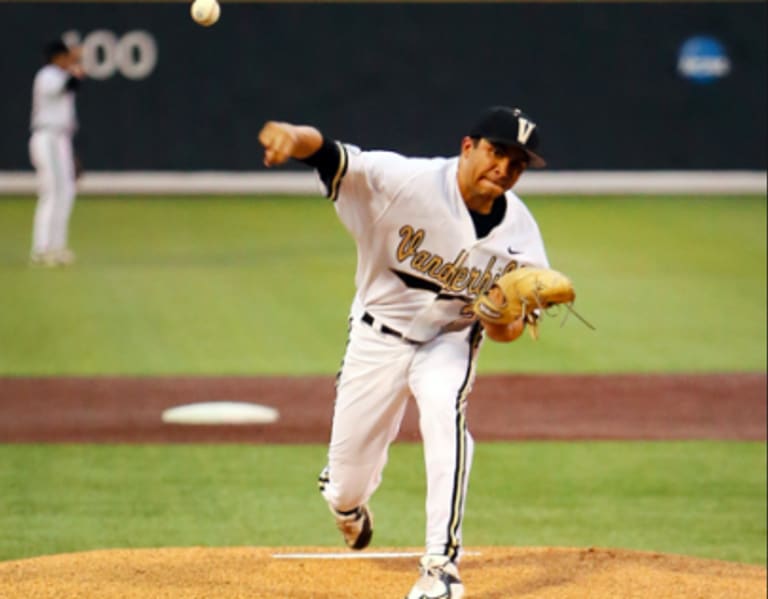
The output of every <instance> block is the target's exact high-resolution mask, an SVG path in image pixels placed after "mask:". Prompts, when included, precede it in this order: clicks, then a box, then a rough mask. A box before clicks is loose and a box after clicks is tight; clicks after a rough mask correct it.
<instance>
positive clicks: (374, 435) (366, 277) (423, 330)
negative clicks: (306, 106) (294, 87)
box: [259, 107, 549, 599]
mask: <svg viewBox="0 0 768 599" xmlns="http://www.w3.org/2000/svg"><path fill="white" fill-rule="evenodd" d="M259 141H260V142H261V144H262V145H263V146H264V148H265V156H264V162H265V164H266V165H267V166H273V165H279V164H282V163H284V162H286V161H287V160H289V159H291V158H293V159H298V160H300V161H302V162H304V163H306V164H308V165H310V166H312V167H313V168H314V169H316V171H317V173H318V175H319V177H320V179H321V181H322V183H323V186H324V189H325V192H326V195H327V197H328V198H330V199H331V200H332V202H333V205H334V207H335V209H336V212H337V213H338V216H339V218H340V219H341V221H342V223H343V224H344V225H345V227H346V228H347V229H348V230H349V232H350V233H351V235H352V237H353V238H354V240H355V242H356V245H357V256H358V261H357V272H356V274H355V284H356V288H357V292H356V294H355V297H354V300H353V302H352V306H351V311H350V320H349V322H350V331H349V341H348V345H347V349H346V354H345V356H344V361H343V366H342V368H341V371H340V372H339V375H338V378H337V389H336V392H337V397H336V403H335V409H334V417H333V423H332V430H331V440H330V445H329V450H328V465H327V467H326V468H325V469H324V470H323V472H322V473H321V475H320V489H321V492H322V494H323V496H324V498H325V500H326V501H327V502H328V505H329V506H330V508H331V511H332V513H333V514H334V516H335V518H336V522H337V525H338V527H339V529H340V530H341V532H342V534H343V536H344V539H345V541H346V543H347V545H348V546H349V547H350V548H352V549H363V548H365V547H366V546H367V545H368V544H369V543H370V541H371V537H372V534H373V514H372V512H371V509H370V508H369V506H368V502H369V499H370V498H371V496H372V495H373V493H374V491H375V490H376V489H377V487H378V486H379V484H380V483H381V480H382V472H383V470H384V466H385V464H386V462H387V452H388V448H389V445H390V444H391V443H392V442H393V441H394V439H395V438H396V436H397V433H398V430H399V427H400V423H401V420H402V418H403V415H404V412H405V408H406V402H407V401H408V400H409V399H410V398H413V399H414V400H415V402H416V404H417V406H418V410H419V427H420V432H421V437H422V440H423V447H424V459H425V464H426V476H427V501H426V506H427V507H426V510H427V513H426V518H427V526H426V550H425V555H424V557H423V558H422V559H421V561H420V576H419V579H418V580H417V582H416V584H415V585H414V587H413V589H412V590H411V591H410V593H409V594H408V596H407V599H421V598H435V597H452V598H456V597H461V596H462V594H463V592H464V587H463V585H462V583H461V579H460V576H459V571H458V567H457V566H458V562H459V558H460V549H461V542H462V536H461V531H462V519H463V516H464V508H465V500H466V496H467V486H468V481H469V472H470V469H471V466H472V451H473V441H472V437H471V436H470V434H469V431H468V430H467V420H466V407H467V398H468V395H469V392H470V390H471V388H472V384H473V381H474V378H475V361H476V359H477V354H478V350H479V348H480V345H481V342H482V339H483V336H484V334H485V335H487V336H489V337H490V338H491V339H493V340H496V341H502V342H506V341H512V340H514V339H516V338H518V337H519V336H520V334H521V333H522V332H523V330H524V329H525V327H526V326H529V325H531V324H532V323H533V322H534V320H535V316H536V310H535V309H532V310H531V311H529V312H528V313H527V314H521V315H520V316H519V317H515V318H514V319H513V320H509V319H507V320H503V319H499V318H496V319H485V318H483V317H482V314H480V313H479V312H477V311H476V310H475V305H476V302H477V299H478V298H480V297H487V296H488V294H489V292H490V291H491V290H492V289H494V290H498V286H496V285H495V284H496V282H497V281H498V280H499V279H500V278H501V277H502V276H503V275H505V274H506V273H510V272H512V271H514V270H516V269H518V268H520V267H524V266H529V267H539V268H547V267H548V266H549V264H548V261H547V256H546V253H545V250H544V245H543V242H542V239H541V235H540V233H539V228H538V226H537V224H536V222H535V220H534V218H533V217H532V215H531V214H530V212H529V211H528V209H527V208H526V207H525V205H524V204H523V202H522V201H521V200H520V199H519V198H518V197H517V196H516V195H515V194H514V193H512V192H511V191H510V190H511V189H512V187H513V186H514V184H515V183H516V182H517V180H518V179H519V178H520V176H521V175H522V174H523V172H524V171H525V169H526V168H528V167H529V166H532V167H542V166H544V165H545V162H544V160H543V159H542V157H541V156H540V155H539V154H538V153H537V148H538V145H539V133H538V128H537V125H536V123H535V122H534V121H533V120H532V119H531V118H529V117H528V116H527V115H526V114H524V113H523V112H521V111H520V110H518V109H513V108H508V107H493V108H490V109H488V110H487V111H486V112H484V114H482V115H481V116H480V118H479V119H478V121H477V122H476V123H475V124H474V126H472V127H471V128H469V129H468V130H467V131H466V136H465V137H463V139H461V145H460V153H459V155H458V156H456V157H453V158H408V157H405V156H402V155H400V154H398V153H394V152H384V151H361V150H360V149H358V148H357V147H355V146H352V145H348V144H345V143H341V142H339V141H335V140H333V139H329V138H326V137H324V136H323V135H322V134H321V133H320V131H318V130H317V129H315V128H314V127H311V126H306V125H293V124H290V123H285V122H276V121H269V122H267V123H266V124H265V125H264V127H263V129H262V130H261V132H260V134H259ZM498 301H501V300H498Z"/></svg>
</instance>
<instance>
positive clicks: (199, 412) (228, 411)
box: [162, 401, 280, 424]
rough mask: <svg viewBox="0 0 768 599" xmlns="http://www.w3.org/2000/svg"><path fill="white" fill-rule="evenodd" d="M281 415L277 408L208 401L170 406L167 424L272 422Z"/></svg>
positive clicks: (165, 414) (165, 416) (165, 418)
mask: <svg viewBox="0 0 768 599" xmlns="http://www.w3.org/2000/svg"><path fill="white" fill-rule="evenodd" d="M279 417H280V414H279V412H278V411H277V410H276V409H275V408H271V407H269V406H262V405H259V404H255V403H247V402H237V401H208V402H200V403H191V404H185V405H181V406H175V407H173V408H168V409H167V410H165V411H164V412H163V415H162V420H163V422H165V423H167V424H270V423H272V422H275V421H276V420H277V419H278V418H279Z"/></svg>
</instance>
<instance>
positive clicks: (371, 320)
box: [360, 312, 421, 345]
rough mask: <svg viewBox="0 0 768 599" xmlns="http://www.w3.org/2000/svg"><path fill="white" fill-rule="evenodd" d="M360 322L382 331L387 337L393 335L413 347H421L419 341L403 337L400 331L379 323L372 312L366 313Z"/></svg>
mask: <svg viewBox="0 0 768 599" xmlns="http://www.w3.org/2000/svg"><path fill="white" fill-rule="evenodd" d="M360 320H362V321H363V322H364V323H365V324H367V325H368V326H370V327H373V328H374V329H376V330H377V331H381V332H382V333H383V334H385V335H392V336H393V337H397V338H398V339H402V340H403V341H406V342H408V343H412V344H413V345H421V343H420V342H419V341H414V340H413V339H408V337H406V336H405V335H403V334H402V333H401V332H400V331H396V330H395V329H393V328H392V327H388V326H387V325H385V324H379V323H377V322H376V319H375V318H374V317H373V316H372V315H371V313H370V312H366V313H365V314H363V317H362V318H361V319H360Z"/></svg>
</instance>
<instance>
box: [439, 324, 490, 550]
mask: <svg viewBox="0 0 768 599" xmlns="http://www.w3.org/2000/svg"><path fill="white" fill-rule="evenodd" d="M481 339H482V327H481V326H480V325H479V324H477V323H476V324H475V325H474V327H473V329H472V331H471V333H470V335H469V356H468V361H467V372H466V375H465V377H464V381H463V383H462V384H461V388H460V389H459V393H458V395H457V397H456V469H455V470H454V475H453V495H452V497H451V515H450V518H449V519H448V535H447V536H448V542H447V543H446V546H445V555H446V556H448V557H449V558H450V559H451V560H452V561H453V560H455V559H456V558H457V557H458V554H459V547H460V544H461V542H460V540H459V529H460V528H461V518H462V515H463V513H464V500H465V496H464V489H465V487H466V477H467V419H466V403H467V396H468V395H469V387H470V383H471V381H472V378H473V376H472V375H473V373H474V370H475V358H476V357H477V350H478V348H479V346H480V340H481Z"/></svg>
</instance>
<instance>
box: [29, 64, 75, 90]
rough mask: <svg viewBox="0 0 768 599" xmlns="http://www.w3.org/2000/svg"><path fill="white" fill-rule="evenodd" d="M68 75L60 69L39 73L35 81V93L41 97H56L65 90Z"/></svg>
mask: <svg viewBox="0 0 768 599" xmlns="http://www.w3.org/2000/svg"><path fill="white" fill-rule="evenodd" d="M69 78H70V75H69V73H67V72H66V71H63V70H60V69H45V70H43V71H41V72H40V74H39V75H38V77H37V80H36V81H35V87H36V88H37V90H36V91H37V93H38V94H40V95H43V96H56V95H58V94H61V93H64V92H66V91H68V90H67V81H68V80H69Z"/></svg>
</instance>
